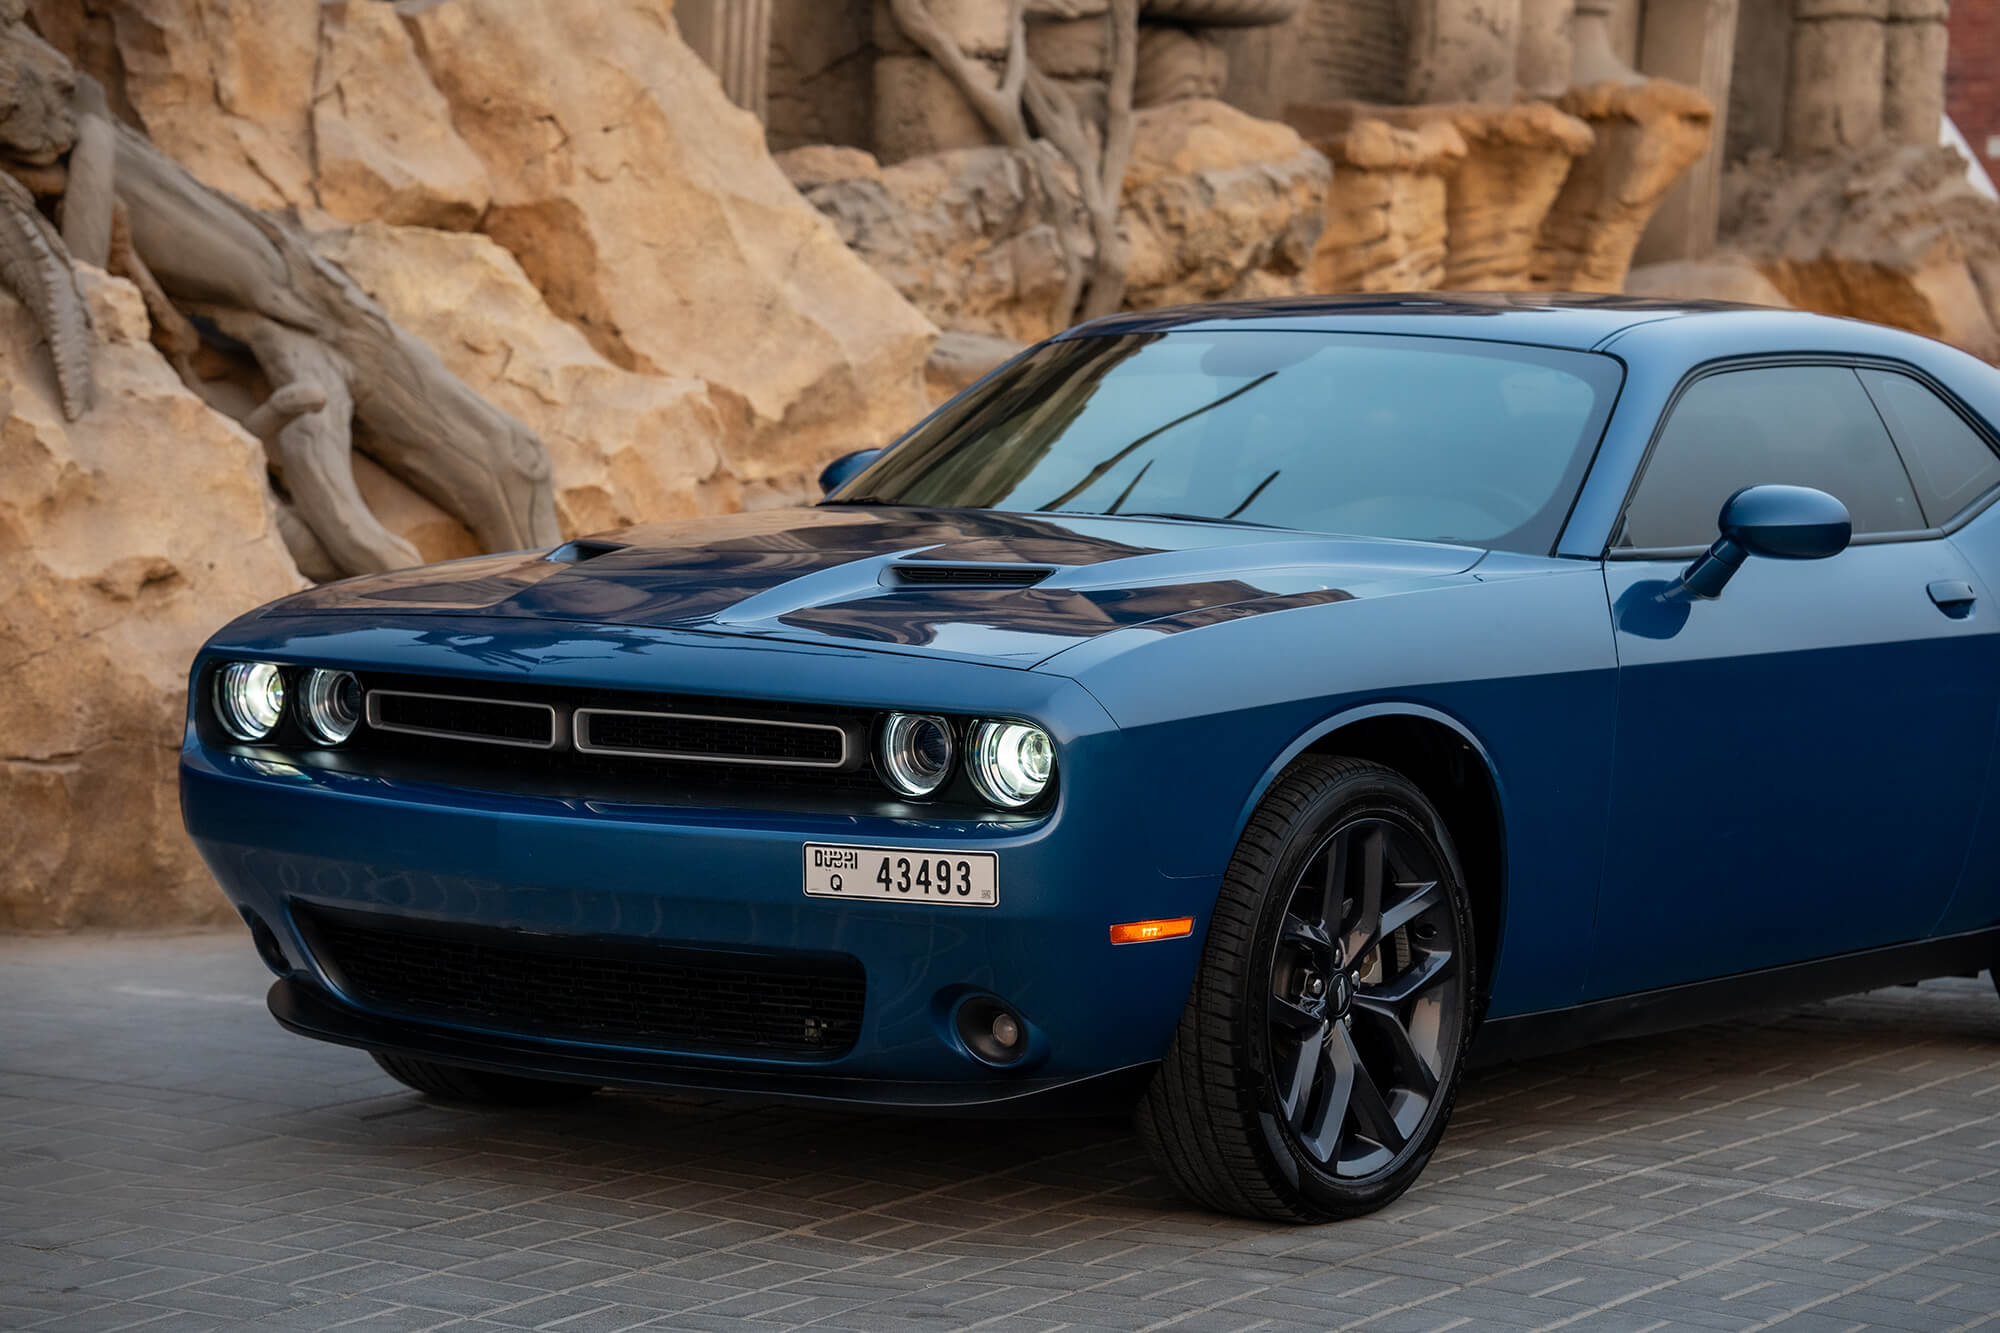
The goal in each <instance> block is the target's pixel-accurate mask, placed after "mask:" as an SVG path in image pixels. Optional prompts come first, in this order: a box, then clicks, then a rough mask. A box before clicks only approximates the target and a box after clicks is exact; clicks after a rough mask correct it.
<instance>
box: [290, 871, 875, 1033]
mask: <svg viewBox="0 0 2000 1333" xmlns="http://www.w3.org/2000/svg"><path fill="white" fill-rule="evenodd" d="M293 916H294V918H295V919H296V920H297V921H298V923H299V926H300V929H301V932H302V933H303V934H304V935H305V938H306V942H307V943H308V944H309V945H310V946H311V948H312V950H313V953H314V955H315V956H316V957H317V958H318V960H319V962H320V965H321V966H322V967H324V968H325V969H326V972H327V974H328V976H330V977H331V978H332V979H333V981H334V983H335V984H336V985H338V986H339V987H340V988H341V989H342V990H343V991H345V992H346V993H347V994H348V996H349V997H350V998H351V999H353V1000H355V1001H356V1002H358V1003H360V1004H363V1005H367V1006H369V1007H370V1008H375V1009H380V1010H382V1011H384V1012H388V1013H396V1014H401V1015H404V1016H406V1017H410V1018H417V1019H429V1020H433V1021H439V1022H449V1023H456V1024H461V1025H464V1026H467V1027H476V1028H486V1029H492V1030H496V1031H502V1032H509V1033H516V1034H520V1035H524V1036H534V1037H552V1038H557V1039H561V1040H567V1041H585V1042H596V1043H601V1044H604V1045H612V1046H637V1047H645V1048H648V1049H655V1050H668V1051H687V1052H697V1053H705V1054H716V1055H778V1056H786V1057H793V1058H798V1057H803V1058H808V1059H827V1060H830V1059H834V1058H835V1057H838V1056H841V1055H845V1054H846V1053H847V1052H848V1051H850V1050H852V1049H853V1048H854V1043H855V1041H856V1040H857V1039H858V1038H859V1037H860V1035H861V1013H862V1007H863V1002H864V1000H865V997H866V994H867V978H866V975H865V973H864V972H863V970H862V967H861V960H860V959H858V958H854V957H851V956H848V955H845V954H836V955H825V956H821V955H806V954H751V953H732V952H727V951H724V950H717V949H699V948H689V947H683V946H666V945H646V944H641V943H632V942H627V941H620V940H607V939H596V938H587V937H567V938H566V937H561V936H546V935H531V934H528V933H526V932H523V931H509V930H496V929H492V928H489V927H473V926H456V925H439V924H436V923H432V922H425V921H418V920H414V919H410V918H404V917H395V916H389V915H386V914H384V913H379V912H351V911H345V910H340V909H334V908H326V907H312V906H308V905H305V904H294V906H293Z"/></svg>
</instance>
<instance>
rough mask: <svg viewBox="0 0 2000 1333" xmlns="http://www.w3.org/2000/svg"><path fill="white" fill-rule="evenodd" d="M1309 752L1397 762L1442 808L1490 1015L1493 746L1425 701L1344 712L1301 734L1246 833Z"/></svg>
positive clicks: (1503, 906)
mask: <svg viewBox="0 0 2000 1333" xmlns="http://www.w3.org/2000/svg"><path fill="white" fill-rule="evenodd" d="M1305 755H1345V756H1347V757H1349V758H1353V759H1366V760H1369V761H1371V762H1374V763H1378V764H1381V765H1383V766H1384V767H1385V768H1392V769H1394V770H1395V771H1396V772H1398V773H1401V774H1402V775H1403V776H1404V777H1406V778H1408V779H1409V780H1410V781H1412V782H1414V783H1415V784H1416V785H1417V787H1418V788H1419V789H1420V790H1421V791H1422V792H1423V793H1424V795H1425V796H1426V797H1427V798H1429V800H1430V801H1431V803H1432V804H1433V805H1435V806H1437V808H1438V813H1439V814H1440V815H1442V816H1443V818H1444V822H1445V827H1446V828H1447V829H1448V830H1449V831H1450V833H1451V837H1452V842H1453V844H1454V845H1455V847H1456V850H1457V852H1458V856H1459V861H1460V868H1461V870H1462V871H1463V872H1464V875H1465V887H1466V893H1467V896H1468V897H1469V898H1470V903H1469V906H1470V907H1471V909H1472V917H1473V929H1474V932H1475V934H1476V937H1477V938H1476V941H1475V944H1476V947H1477V953H1478V961H1479V988H1478V992H1477V1004H1478V1008H1479V1011H1480V1012H1482V1013H1483V1011H1484V1009H1485V1002H1486V999H1487V997H1488V996H1490V995H1491V994H1492V989H1493V977H1494V969H1495V966H1496V965H1497V964H1498V962H1499V960H1500V953H1501V949H1502V947H1503V945H1504V943H1505V934H1506V910H1507V842H1506V829H1507V821H1506V796H1505V790H1504V788H1503V786H1502V784H1501V781H1500V776H1499V770H1498V768H1497V766H1496V765H1495V764H1494V762H1493V757H1492V755H1491V754H1490V753H1489V752H1488V750H1487V748H1486V746H1485V745H1484V744H1483V743H1482V742H1481V741H1480V739H1479V737H1478V736H1477V735H1476V734H1475V733H1474V732H1473V730H1472V729H1471V728H1470V727H1469V726H1467V725H1466V724H1465V723H1464V722H1462V721H1461V720H1459V719H1458V718H1455V717H1453V716H1451V715H1450V714H1448V713H1444V712H1440V711H1439V710H1437V709H1435V708H1431V707H1428V706H1426V705H1423V704H1417V703H1411V702H1406V701H1397V702H1379V703H1373V704H1365V705H1362V706H1360V707H1356V708H1351V709H1347V710H1344V711H1342V712H1340V713H1337V714H1335V715H1334V716H1332V717H1330V718H1327V719H1326V720H1324V721H1323V722H1321V723H1320V724H1319V725H1318V726H1315V727H1313V728H1312V729H1311V730H1309V731H1307V732H1306V733H1305V734H1303V735H1301V736H1299V737H1298V738H1297V739H1295V740H1294V741H1293V742H1292V743H1291V745H1289V746H1288V747H1286V749H1285V751H1284V752H1283V753H1282V754H1281V755H1279V756H1278V758H1277V759H1276V760H1275V761H1274V762H1273V763H1272V764H1271V766H1270V767H1269V768H1268V769H1267V770H1266V771H1265V772H1264V774H1263V776H1262V777H1261V778H1260V779H1259V780H1258V782H1257V784H1256V786H1255V788H1254V789H1253V790H1252V791H1251V793H1250V796H1249V798H1248V799H1247V800H1246V801H1245V802H1244V804H1243V808H1242V809H1241V810H1240V811H1239V812H1238V813H1237V821H1236V834H1237V836H1238V837H1239V838H1240V837H1241V836H1242V833H1243V830H1244V828H1245V827H1247V826H1248V824H1249V822H1250V816H1251V815H1252V813H1253V812H1255V810H1256V808H1257V806H1258V804H1259V803H1260V802H1261V801H1263V799H1264V795H1265V793H1266V792H1267V791H1269V790H1270V787H1271V784H1272V783H1273V782H1276V781H1277V779H1278V777H1279V775H1280V774H1282V773H1283V772H1284V771H1285V770H1286V769H1287V768H1289V767H1290V766H1291V765H1292V764H1293V763H1294V762H1296V761H1297V760H1298V759H1299V758H1301V757H1302V756H1305Z"/></svg>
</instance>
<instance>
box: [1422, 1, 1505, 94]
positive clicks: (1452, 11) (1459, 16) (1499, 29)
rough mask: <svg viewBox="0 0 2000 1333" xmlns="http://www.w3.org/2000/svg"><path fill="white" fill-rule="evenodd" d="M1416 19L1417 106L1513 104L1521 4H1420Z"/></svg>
mask: <svg viewBox="0 0 2000 1333" xmlns="http://www.w3.org/2000/svg"><path fill="white" fill-rule="evenodd" d="M1411 9H1412V12H1411V16H1410V56H1409V60H1410V63H1409V74H1408V79H1407V83H1406V87H1405V91H1406V93H1407V95H1408V97H1409V100H1410V101H1412V102H1418V103H1422V102H1511V101H1513V100H1514V90H1515V61H1516V59H1517V58H1518V50H1519V46H1520V40H1521V0H1416V2H1415V4H1414V5H1412V7H1411Z"/></svg>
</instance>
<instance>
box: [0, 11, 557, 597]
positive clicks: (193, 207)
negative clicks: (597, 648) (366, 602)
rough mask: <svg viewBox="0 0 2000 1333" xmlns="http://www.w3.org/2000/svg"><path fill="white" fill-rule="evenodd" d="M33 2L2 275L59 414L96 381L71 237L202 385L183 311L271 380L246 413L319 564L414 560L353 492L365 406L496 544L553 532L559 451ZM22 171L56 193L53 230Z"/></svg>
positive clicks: (301, 552) (3, 194) (446, 499)
mask: <svg viewBox="0 0 2000 1333" xmlns="http://www.w3.org/2000/svg"><path fill="white" fill-rule="evenodd" d="M25 8H26V7H25V5H24V4H23V3H21V2H20V0H0V159H4V161H5V165H6V170H5V171H0V284H4V285H5V286H6V287H7V288H8V289H9V290H11V291H12V292H13V293H14V294H15V295H17V296H18V297H20V299H21V300H22V301H23V302H24V303H25V304H26V305H27V306H28V308H29V309H30V311H31V312H32V313H33V315H34V317H35V320H36V322H37V324H38V325H39V326H40V328H41V330H42V332H43V334H44V336H45V337H46V338H47V340H48V344H49V350H50V353H51V356H52V359H53V360H54V363H55V378H56V387H57V391H58V396H59V397H60V399H61V402H62V407H63V412H64V414H65V415H66V416H68V417H70V418H71V419H74V418H76V417H79V416H81V415H82V414H83V413H84V412H86V411H88V410H89V408H90V401H91V393H92V390H91V378H90V358H91V352H92V338H91V331H90V317H89V312H88V309H87V308H86V307H85V305H84V302H83V297H82V294H81V292H80V291H79V289H78V287H77V283H76V270H75V268H74V266H73V264H72V261H71V254H70V248H71V247H73V248H74V249H75V251H76V254H77V257H78V258H81V259H83V260H85V261H87V262H89V263H92V264H96V265H100V266H104V267H107V268H109V269H111V270H113V271H116V272H119V273H122V274H123V275H125V276H127V277H129V278H131V279H132V280H133V281H134V282H135V283H136V284H137V285H138V287H139V289H140V293H141V295H143V296H144V297H145V300H146V306H147V310H148V312H149V313H150V314H151V316H152V320H153V326H154V340H155V342H157V343H159V344H160V345H161V347H162V349H163V350H164V351H165V352H166V353H167V355H168V356H169V358H170V359H171V360H172V361H173V364H174V367H175V369H176V370H178V371H179V372H180V374H181V377H182V378H183V379H184V380H186V381H187V382H188V383H189V385H190V387H192V388H195V389H197V390H198V391H199V390H201V389H202V388H203V387H204V386H203V385H202V384H201V383H200V382H199V381H198V380H197V378H196V376H195V373H194V366H193V357H194V353H195V351H196V350H197V348H198V346H199V339H200V335H199V334H198V333H197V332H196V330H195V329H194V327H193V326H192V325H191V324H190V323H189V321H188V319H187V317H186V314H184V313H183V312H184V311H185V312H188V313H192V314H194V315H197V316H199V317H203V318H206V319H207V320H208V321H209V323H210V325H212V326H213V328H214V329H215V330H217V331H218V332H219V333H220V334H221V335H223V336H225V337H228V338H231V339H234V340H235V343H236V344H237V348H235V349H232V350H245V349H247V351H248V352H249V354H250V355H251V356H252V357H253V358H255V360H256V362H257V364H258V366H259V367H260V368H261V369H262V370H263V372H264V376H265V378H266V379H267V380H268V381H269V382H270V383H271V385H272V386H274V387H273V392H272V393H271V394H270V395H269V396H268V397H267V398H266V399H265V401H264V402H263V403H262V404H260V405H259V406H257V407H256V408H255V409H253V410H251V411H250V412H248V413H247V414H245V420H244V424H245V425H246V426H248V427H249V428H250V429H251V430H252V431H253V432H255V433H256V434H257V435H258V436H259V438H261V439H263V440H264V441H265V443H266V447H267V450H268V452H269V455H270V458H271V460H272V468H273V471H275V472H276V473H277V474H278V475H279V476H280V477H281V478H282V480H283V482H284V484H285V487H286V489H287V490H288V491H289V492H290V502H289V504H286V503H279V504H278V506H277V512H278V516H279V527H280V530H281V531H282V532H283V533H284V534H285V537H286V544H287V546H288V547H290V549H291V550H292V551H293V553H294V556H295V558H296V559H297V560H298V561H299V564H300V567H301V568H302V569H305V570H307V571H308V572H309V573H311V574H313V575H314V576H315V577H323V576H325V575H328V574H331V573H335V572H338V573H348V574H359V573H368V572H372V571H376V570H383V569H393V568H397V567H400V566H404V565H411V564H415V563H417V562H418V561H419V559H420V556H419V555H418V552H417V550H416V548H415V547H413V546H412V545H410V543H408V542H406V541H403V540H402V539H401V538H399V537H397V536H395V535H394V534H393V533H391V532H390V531H389V530H388V529H387V528H385V527H383V526H382V524H381V522H380V521H379V520H378V519H376V517H375V516H374V515H373V514H372V513H370V512H369V510H368V507H367V505H366V504H365V503H363V501H362V499H361V494H360V491H359V489H358V488H357V487H356V486H355V483H354V470H353V453H352V443H353V439H352V436H353V430H354V425H355V423H356V422H359V423H361V425H362V426H364V427H365V428H366V431H367V434H366V437H365V438H366V442H367V446H368V450H369V452H370V453H371V454H372V455H373V456H374V457H375V458H376V459H377V461H379V462H380V463H381V464H382V465H383V466H384V467H386V468H387V469H388V470H389V471H390V472H392V473H394V474H395V475H396V476H398V477H399V478H401V479H402V480H403V481H405V482H407V483H409V485H410V486H411V487H413V488H414V489H415V490H417V491H418V492H419V493H421V494H422V495H424V496H426V497H427V498H429V499H430V500H432V501H433V502H435V503H436V504H437V505H438V506H440V507H441V508H443V509H444V510H446V511H447V512H448V513H450V514H452V515H453V516H454V517H457V518H459V519H461V520H463V521H464V523H465V525H466V526H467V527H468V528H470V529H471V530H472V533H473V536H474V537H475V538H477V539H478V541H479V542H480V543H481V544H482V545H483V546H484V547H486V549H488V550H506V549H509V548H514V547H525V546H538V545H553V544H554V543H555V542H557V541H559V540H561V535H562V534H561V531H560V529H559V527H558V526H557V523H556V510H555V487H554V481H553V477H552V475H551V469H550V466H549V458H548V454H547V452H546V451H545V450H544V449H543V448H542V442H541V440H540V439H539V438H537V437H536V435H535V434H534V432H532V431H530V430H529V429H527V427H525V426H523V425H521V424H520V423H519V422H517V421H515V420H514V419H513V418H512V417H510V416H508V415H507V414H506V413H504V412H501V411H499V410H498V409H496V408H494V407H493V406H492V405H491V404H489V403H487V402H486V401H485V400H484V399H482V398H480V397H479V396H478V395H477V394H475V393H473V392H472V390H471V389H469V388H468V387H466V385H465V384H464V383H463V382H462V381H461V380H459V379H458V377H457V376H455V375H453V374H452V373H451V372H450V371H449V370H447V369H446V368H445V365H444V363H443V362H442V361H440V360H438V358H437V356H436V354H435V353H433V352H432V351H431V350H430V349H429V348H428V347H425V346H424V345H423V344H422V343H420V342H418V341H416V340H415V339H414V338H411V337H410V336H409V335H407V334H405V333H404V332H403V331H402V330H401V329H399V328H397V327H396V326H395V325H394V324H392V323H391V322H390V321H389V317H388V316H387V315H386V314H384V313H383V312H382V309H381V307H379V306H377V305H376V304H375V303H374V302H373V301H372V300H370V299H369V298H368V296H367V295H366V294H365V293H363V292H362V290H361V289H360V288H359V287H357V286H355V285H354V283H353V282H352V281H351V280H350V279H349V278H348V277H347V275H346V274H344V273H342V272H341V271H340V270H339V269H338V268H335V267H334V266H333V265H332V264H329V263H327V262H326V261H324V260H322V259H320V258H319V257H318V256H317V255H315V254H313V252H312V250H311V249H310V248H309V247H308V246H307V245H306V243H305V241H304V239H303V238H302V237H301V236H300V234H299V233H298V232H297V230H295V229H294V227H293V226H292V225H291V224H290V223H289V222H286V221H283V220H281V219H278V218H275V217H272V216H269V215H267V214H264V213H260V212H258V211H257V210H255V209H253V208H250V207H248V206H246V205H244V204H241V203H239V202H237V201H236V200H234V199H232V198H230V197H229V196H227V195H225V194H221V193H219V192H217V191H214V190H211V189H209V188H208V187H207V186H204V185H202V184H201V183H200V182H199V181H197V180H195V178H194V177H193V176H191V175H189V174H188V173H187V172H185V171H183V170H182V169H181V168H180V167H179V166H178V165H176V164H175V163H174V162H172V161H171V160H169V159H168V158H167V157H165V156H164V155H162V154H161V153H160V152H159V151H158V150H157V149H155V148H154V147H153V145H152V144H151V143H150V142H148V141H147V140H146V139H145V138H144V136H142V135H139V134H137V133H134V132H133V131H132V130H130V129H127V128H126V127H124V126H122V125H119V124H117V123H116V122H114V121H113V120H112V118H111V115H110V112H109V111H108V109H107V107H106V102H105V96H104V90H103V89H102V88H101V87H100V86H99V85H98V84H97V83H96V82H95V81H94V80H92V79H90V78H89V77H88V76H84V75H79V74H78V73H77V72H76V71H75V70H74V69H73V68H72V67H71V66H70V64H69V61H68V60H67V59H66V58H65V57H64V56H63V55H62V54H61V53H60V52H58V51H57V50H56V49H55V48H54V47H52V46H50V45H49V44H48V43H46V42H44V41H42V40H41V38H39V37H37V36H36V35H35V34H34V33H33V32H32V31H30V30H29V29H28V28H27V27H26V26H25V24H24V22H23V17H24V14H25ZM65 159H67V165H66V166H65ZM22 178H26V179H28V180H30V181H31V182H32V183H33V184H34V185H35V187H36V188H37V189H39V188H42V187H44V186H46V187H48V189H49V190H53V191H60V192H61V195H62V206H61V217H62V226H63V231H62V233H61V234H58V233H57V231H56V229H55V228H54V227H53V226H51V225H50V224H49V222H48V220H47V219H46V218H44V217H43V216H42V215H41V213H40V212H39V211H38V210H37V209H36V207H35V197H34V191H33V190H31V189H30V188H29V185H26V184H23V180H22ZM65 241H67V243H68V244H67V246H66V245H65ZM203 396H204V397H210V395H208V394H206V393H204V394H203ZM210 401H211V402H213V401H215V399H214V398H212V397H211V398H210Z"/></svg>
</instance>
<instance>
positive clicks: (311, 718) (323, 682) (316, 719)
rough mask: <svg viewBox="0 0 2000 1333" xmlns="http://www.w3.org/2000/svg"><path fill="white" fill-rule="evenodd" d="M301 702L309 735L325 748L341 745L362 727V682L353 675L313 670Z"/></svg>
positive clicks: (322, 668) (344, 672) (318, 668)
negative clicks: (355, 729) (326, 746)
mask: <svg viewBox="0 0 2000 1333" xmlns="http://www.w3.org/2000/svg"><path fill="white" fill-rule="evenodd" d="M302 699H303V703H302V704H301V712H302V713H303V715H304V717H305V723H306V731H307V732H309V733H311V735H312V738H313V739H314V740H316V741H318V742H319V743H320V744H322V745H339V744H340V743H341V742H342V741H344V740H346V739H347V738H348V737H349V736H352V735H353V734H354V728H355V727H357V726H359V725H360V724H361V682H360V681H358V680H356V679H355V678H354V673H353V672H351V671H329V670H327V669H326V668H325V667H314V668H313V669H312V670H311V671H308V672H307V673H306V683H305V689H304V690H303V691H302Z"/></svg>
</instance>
